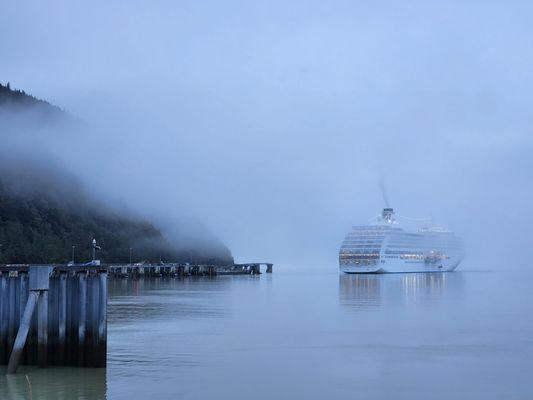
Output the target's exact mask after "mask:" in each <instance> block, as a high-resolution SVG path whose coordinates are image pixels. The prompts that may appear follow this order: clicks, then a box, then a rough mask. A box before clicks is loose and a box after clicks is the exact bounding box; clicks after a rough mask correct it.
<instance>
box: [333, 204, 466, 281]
mask: <svg viewBox="0 0 533 400" xmlns="http://www.w3.org/2000/svg"><path fill="white" fill-rule="evenodd" d="M464 255H465V250H464V245H463V241H462V240H461V238H459V237H458V236H456V235H455V234H454V233H453V232H451V231H448V230H446V229H443V228H435V227H421V228H417V229H408V228H403V227H401V226H400V223H399V222H398V220H397V218H396V217H395V214H394V210H393V209H392V208H384V209H383V212H382V213H381V215H380V216H378V217H376V219H375V221H374V222H372V223H371V224H369V225H364V226H354V227H352V230H351V231H350V232H349V233H348V234H347V235H346V237H345V238H344V241H343V243H342V246H341V249H340V252H339V266H340V270H341V271H342V272H344V273H347V274H372V273H400V272H446V271H453V270H454V269H455V268H457V266H458V265H459V263H460V262H461V260H462V259H463V257H464Z"/></svg>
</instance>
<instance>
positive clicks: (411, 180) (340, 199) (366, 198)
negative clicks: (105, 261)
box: [0, 1, 533, 268]
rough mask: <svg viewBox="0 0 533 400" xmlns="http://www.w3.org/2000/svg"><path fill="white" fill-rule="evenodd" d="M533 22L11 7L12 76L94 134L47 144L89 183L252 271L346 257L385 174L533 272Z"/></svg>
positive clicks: (483, 11) (475, 253) (413, 202)
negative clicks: (187, 231) (198, 224)
mask: <svg viewBox="0 0 533 400" xmlns="http://www.w3.org/2000/svg"><path fill="white" fill-rule="evenodd" d="M532 11H533V10H532V9H531V5H529V4H526V3H524V2H506V3H505V4H503V3H501V2H483V3H480V2H468V3H457V2H440V3H438V4H433V3H427V2H422V1H410V2H403V3H402V4H397V3H395V2H386V1H383V2H377V3H373V4H372V5H369V4H363V3H353V2H344V1H335V2H328V3H327V4H326V3H321V2H313V1H309V2H307V1H305V2H304V1H298V2H292V3H291V4H290V5H287V4H286V2H276V1H274V2H268V3H262V4H261V3H257V2H254V3H253V4H251V3H247V2H240V1H229V2H224V3H218V2H202V3H201V4H200V3H198V2H188V1H182V2H178V3H176V2H168V1H156V2H150V3H149V4H148V3H143V2H127V3H123V2H113V3H111V4H110V3H109V2H100V1H96V2H91V4H90V5H88V4H83V3H80V2H70V1H69V2H65V1H55V2H52V3H47V4H46V5H44V4H41V3H39V2H25V3H23V4H20V2H7V3H6V4H4V5H3V12H2V13H1V16H0V23H1V26H2V35H1V37H0V44H1V46H2V48H3V49H4V52H5V53H6V54H9V57H4V58H3V59H2V61H1V62H0V75H1V78H0V79H3V80H4V81H7V80H9V81H11V83H12V85H13V86H15V87H20V88H23V89H26V90H27V91H31V93H33V94H35V95H37V96H39V97H43V98H45V99H47V100H49V101H51V102H53V103H55V104H58V105H60V106H61V107H64V108H65V109H66V110H67V111H69V112H71V113H72V114H73V115H75V116H77V117H79V118H80V119H81V120H83V121H85V122H86V123H87V124H88V125H89V128H88V129H87V130H86V131H84V132H83V133H79V134H77V132H71V135H70V136H69V139H65V138H64V137H63V136H62V137H61V140H60V141H54V140H53V139H50V140H52V142H51V145H48V147H52V148H54V149H55V150H56V151H55V153H54V154H56V156H57V158H58V159H60V160H63V161H64V162H65V163H66V165H67V166H68V168H71V169H73V170H76V171H77V173H79V174H81V175H82V176H83V179H84V180H85V182H86V183H87V184H88V185H89V186H90V188H91V190H92V191H94V192H95V193H98V194H99V196H101V197H102V198H106V199H109V201H110V203H116V204H125V205H127V207H130V208H132V209H134V210H135V211H136V212H139V213H141V214H142V215H148V216H150V217H153V218H154V219H156V222H157V223H158V224H159V225H162V226H164V227H165V228H168V229H169V230H171V229H172V227H173V226H175V225H176V222H175V221H179V220H180V218H182V217H193V218H195V219H199V220H201V221H203V222H204V224H205V226H206V227H208V228H209V229H211V230H212V231H213V232H214V233H215V234H216V235H217V236H219V237H220V238H221V239H222V240H223V241H224V242H225V243H226V244H227V245H228V247H229V248H230V249H231V250H232V251H233V253H234V255H235V256H236V257H237V259H238V260H240V261H244V260H245V261H249V260H260V261H263V260H268V261H272V262H289V263H290V264H291V265H292V264H305V265H309V264H313V265H314V267H316V268H320V267H319V266H320V265H322V263H332V262H334V260H335V257H336V252H337V250H338V246H339V243H340V241H341V240H342V237H343V235H344V233H345V231H346V230H347V229H348V228H349V226H350V225H351V224H353V223H361V222H366V221H367V220H368V218H370V217H372V216H374V215H376V214H377V213H379V211H380V208H381V207H382V206H383V202H382V199H381V197H380V193H379V188H378V181H379V179H380V177H385V181H386V184H387V187H388V191H389V197H390V202H391V206H393V207H395V209H396V210H397V211H398V213H399V214H402V215H407V216H413V217H428V216H430V217H433V218H434V220H435V221H436V222H437V223H438V224H440V225H444V226H447V227H449V228H450V229H453V230H455V231H457V232H458V233H459V234H460V235H461V236H463V237H464V238H465V240H466V244H467V249H468V250H469V254H470V255H471V256H472V257H474V258H475V259H476V260H477V259H479V258H480V257H482V258H483V261H484V262H485V261H489V260H492V259H498V260H499V262H500V263H499V264H498V265H503V264H505V265H507V264H508V263H509V259H510V257H511V258H512V259H513V262H512V263H511V264H512V266H513V267H519V268H527V267H528V266H527V264H526V260H528V259H529V257H530V255H531V253H530V250H529V248H530V246H529V239H528V238H529V237H530V235H531V234H532V233H533V232H531V226H533V224H532V222H533V221H532V220H531V213H529V212H528V205H529V204H531V201H532V200H533V199H532V190H531V184H530V181H531V171H532V170H533V165H532V161H531V157H530V156H529V154H530V153H531V150H532V144H533V143H532V139H531V138H532V135H531V134H530V132H529V131H530V125H531V124H530V112H529V110H530V108H531V107H530V106H531V104H532V98H531V93H533V90H532V89H533V80H532V75H531V74H532V72H531V71H533V68H532V66H533V65H532V64H533V62H532V61H533V60H532V56H531V52H530V48H529V47H530V43H529V40H528V38H529V37H530V36H531V24H530V23H529V20H528V16H530V15H531V14H532ZM21 26H25V27H27V28H25V29H21V28H20V27H21ZM35 37H38V38H39V40H34V38H35ZM80 158H81V159H84V160H88V159H90V160H91V162H90V163H80ZM65 159H66V160H65ZM81 164H83V165H81ZM310 248H312V249H313V251H311V252H310V251H309V249H310ZM487 248H490V249H491V251H490V254H485V253H486V249H487ZM485 257H486V258H485ZM483 264H484V263H480V264H479V265H483Z"/></svg>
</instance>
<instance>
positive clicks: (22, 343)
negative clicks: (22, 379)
mask: <svg viewBox="0 0 533 400" xmlns="http://www.w3.org/2000/svg"><path fill="white" fill-rule="evenodd" d="M261 267H264V268H265V272H266V273H272V264H271V263H248V264H233V265H227V266H218V265H191V264H146V263H144V264H102V265H98V263H95V262H94V261H93V263H92V264H91V265H68V266H67V265H0V365H8V368H7V373H8V374H10V373H15V372H16V370H17V368H18V366H19V365H38V366H40V367H46V366H76V367H105V366H106V362H107V297H108V292H107V284H108V279H113V278H117V279H120V278H132V279H138V278H142V277H175V278H176V279H181V278H189V277H202V276H206V277H214V276H218V275H259V274H261V273H262V272H261Z"/></svg>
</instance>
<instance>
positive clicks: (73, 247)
mask: <svg viewBox="0 0 533 400" xmlns="http://www.w3.org/2000/svg"><path fill="white" fill-rule="evenodd" d="M75 248H76V246H72V264H73V265H74V249H75Z"/></svg>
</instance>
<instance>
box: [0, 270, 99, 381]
mask: <svg viewBox="0 0 533 400" xmlns="http://www.w3.org/2000/svg"><path fill="white" fill-rule="evenodd" d="M35 308H36V309H35ZM34 310H35V311H34ZM106 351H107V269H106V268H102V267H92V266H91V267H65V266H48V265H47V266H17V267H9V266H0V364H8V373H13V372H15V371H16V368H17V366H18V365H19V364H26V365H39V366H42V367H45V366H48V365H61V366H80V367H105V366H106Z"/></svg>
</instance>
